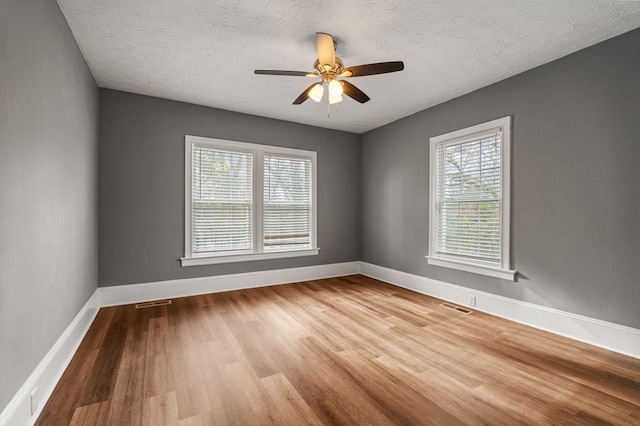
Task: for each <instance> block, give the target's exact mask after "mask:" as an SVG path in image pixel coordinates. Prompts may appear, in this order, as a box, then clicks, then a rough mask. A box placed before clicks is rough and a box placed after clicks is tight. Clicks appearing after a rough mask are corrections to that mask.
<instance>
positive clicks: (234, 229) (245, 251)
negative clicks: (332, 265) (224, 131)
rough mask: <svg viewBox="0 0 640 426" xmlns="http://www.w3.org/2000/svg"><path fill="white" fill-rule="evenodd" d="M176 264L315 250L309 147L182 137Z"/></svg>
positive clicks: (312, 162) (313, 162)
mask: <svg viewBox="0 0 640 426" xmlns="http://www.w3.org/2000/svg"><path fill="white" fill-rule="evenodd" d="M185 159H186V161H185V167H186V171H185V256H184V257H183V258H182V259H181V263H182V266H195V265H206V264H213V263H225V262H237V261H245V260H254V259H266V258H269V259H271V258H278V257H292V256H307V255H313V254H318V251H319V249H318V248H317V247H316V237H315V233H316V203H315V200H316V196H315V190H316V184H315V176H316V174H315V173H316V172H315V167H316V153H315V152H312V151H303V150H298V149H290V148H281V147H273V146H266V145H257V144H249V143H243V142H233V141H225V140H220V139H210V138H203V137H198V136H186V137H185Z"/></svg>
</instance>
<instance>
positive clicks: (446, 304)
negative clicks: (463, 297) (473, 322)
mask: <svg viewBox="0 0 640 426" xmlns="http://www.w3.org/2000/svg"><path fill="white" fill-rule="evenodd" d="M440 306H442V307H444V308H447V309H452V310H454V311H458V312H462V313H463V314H465V315H469V314H471V313H473V311H472V310H469V309H466V308H463V307H460V306H456V305H452V304H451V303H446V302H445V303H441V304H440Z"/></svg>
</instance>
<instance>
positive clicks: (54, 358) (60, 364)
mask: <svg viewBox="0 0 640 426" xmlns="http://www.w3.org/2000/svg"><path fill="white" fill-rule="evenodd" d="M99 309H100V306H99V304H98V297H97V294H96V293H94V294H93V295H92V296H91V297H90V298H89V300H88V301H87V303H85V305H84V306H83V307H82V309H81V310H80V312H78V315H76V316H75V318H74V319H73V321H71V324H69V326H68V327H67V328H66V329H65V330H64V332H63V333H62V335H61V336H60V338H58V340H57V341H56V343H54V345H53V346H52V347H51V349H50V350H49V352H47V354H46V355H45V356H44V358H42V360H41V361H40V363H39V364H38V366H37V367H36V368H35V370H33V372H32V373H31V375H30V376H29V377H28V378H27V380H26V381H25V382H24V384H23V385H22V386H21V387H20V389H18V392H17V393H16V394H15V395H14V397H13V398H12V399H11V401H9V404H8V405H7V406H6V407H5V409H4V410H2V412H1V413H0V425H2V426H25V425H33V424H34V423H35V421H36V420H37V418H38V416H39V415H40V412H41V411H42V408H43V407H44V405H45V404H46V403H47V400H48V399H49V397H50V396H51V393H52V392H53V389H54V388H55V387H56V384H57V383H58V380H60V377H62V373H64V370H65V369H66V368H67V366H68V365H69V362H71V358H73V355H74V354H75V353H76V350H77V349H78V346H80V343H81V342H82V339H83V338H84V335H85V334H86V332H87V330H89V326H91V323H92V322H93V320H94V318H95V316H96V314H97V313H98V310H99ZM35 388H38V407H37V409H36V411H35V412H34V413H33V415H32V414H31V392H32V390H33V389H35Z"/></svg>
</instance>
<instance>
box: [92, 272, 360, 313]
mask: <svg viewBox="0 0 640 426" xmlns="http://www.w3.org/2000/svg"><path fill="white" fill-rule="evenodd" d="M359 272H360V262H346V263H334V264H329V265H316V266H305V267H301V268H290V269H276V270H272V271H258V272H245V273H240V274H230V275H217V276H211V277H199V278H185V279H179V280H170V281H158V282H150V283H143V284H131V285H120V286H113V287H100V288H98V290H97V291H98V293H99V296H100V299H99V300H100V306H115V305H126V304H129V303H139V302H146V301H149V300H158V299H170V298H172V297H185V296H195V295H197V294H207V293H219V292H221V291H231V290H241V289H246V288H254V287H266V286H270V285H276V284H286V283H295V282H300V281H309V280H319V279H322V278H331V277H340V276H344V275H353V274H357V273H359Z"/></svg>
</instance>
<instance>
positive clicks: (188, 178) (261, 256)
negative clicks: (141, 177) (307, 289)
mask: <svg viewBox="0 0 640 426" xmlns="http://www.w3.org/2000/svg"><path fill="white" fill-rule="evenodd" d="M194 145H205V146H208V147H214V148H219V149H223V150H225V149H226V150H229V151H236V152H249V153H251V154H252V155H253V182H252V185H253V188H254V190H253V224H252V225H253V230H254V231H253V235H252V238H253V247H254V251H241V252H236V253H216V254H211V253H207V254H198V253H193V245H192V242H193V241H192V229H191V225H192V224H191V209H192V190H193V186H192V185H193V182H192V175H191V172H192V170H191V166H192V154H193V146H194ZM265 154H276V155H277V154H280V155H284V156H288V157H300V158H304V159H310V160H311V229H310V231H311V236H310V242H311V244H310V246H311V247H310V248H304V249H283V250H274V249H268V250H266V251H264V250H263V244H262V237H263V235H262V234H263V231H262V215H263V203H264V199H263V196H262V191H263V178H264V176H263V166H264V165H263V158H264V155H265ZM316 176H317V153H316V152H314V151H305V150H301V149H293V148H283V147H277V146H270V145H259V144H252V143H246V142H236V141H229V140H224V139H214V138H206V137H202V136H191V135H185V179H184V182H185V200H184V205H185V210H184V211H185V220H184V235H185V238H184V241H185V247H184V253H185V255H184V257H182V258H180V264H181V266H183V267H184V266H200V265H213V264H220V263H232V262H245V261H251V260H266V259H280V258H289V257H299V256H313V255H317V254H318V253H319V252H320V249H319V248H318V246H317V208H316V207H317V179H316ZM256 188H258V190H257V191H256ZM256 194H258V196H256Z"/></svg>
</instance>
